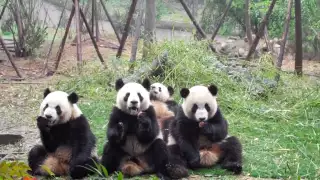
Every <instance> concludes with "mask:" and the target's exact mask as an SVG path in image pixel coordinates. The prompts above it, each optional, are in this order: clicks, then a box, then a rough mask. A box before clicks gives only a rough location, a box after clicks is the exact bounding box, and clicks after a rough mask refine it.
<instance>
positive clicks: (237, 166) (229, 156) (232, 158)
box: [220, 136, 242, 174]
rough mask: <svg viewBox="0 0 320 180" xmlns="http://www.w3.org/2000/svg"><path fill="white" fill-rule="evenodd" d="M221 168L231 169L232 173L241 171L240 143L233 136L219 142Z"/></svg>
mask: <svg viewBox="0 0 320 180" xmlns="http://www.w3.org/2000/svg"><path fill="white" fill-rule="evenodd" d="M220 148H221V152H222V153H223V155H222V157H221V162H220V165H221V167H222V168H224V169H226V170H229V171H232V172H233V173H234V174H241V173H242V145H241V143H240V141H239V139H238V138H236V137H235V136H231V137H228V138H227V139H225V140H223V142H221V144H220Z"/></svg>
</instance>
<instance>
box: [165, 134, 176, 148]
mask: <svg viewBox="0 0 320 180" xmlns="http://www.w3.org/2000/svg"><path fill="white" fill-rule="evenodd" d="M175 144H177V142H176V140H175V139H174V138H173V137H172V135H171V134H169V136H168V143H167V146H171V145H175Z"/></svg>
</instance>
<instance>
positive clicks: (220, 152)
mask: <svg viewBox="0 0 320 180" xmlns="http://www.w3.org/2000/svg"><path fill="white" fill-rule="evenodd" d="M217 92H218V89H217V87H216V86H214V85H210V86H209V87H205V86H194V87H192V88H190V89H187V88H183V89H181V91H180V95H181V96H182V98H183V103H182V105H181V107H180V108H179V110H178V112H177V114H176V119H175V121H171V124H170V127H169V137H168V147H169V149H170V151H171V153H173V154H175V155H176V156H175V157H176V160H177V162H180V163H182V164H183V165H185V166H188V167H190V168H192V169H195V168H201V167H211V166H213V165H215V164H216V163H218V164H220V165H221V167H222V168H224V169H227V170H229V171H232V172H234V173H235V174H240V173H241V172H242V146H241V144H240V142H239V140H238V139H237V138H236V137H234V136H232V137H229V136H228V123H227V121H226V120H225V119H224V118H223V116H222V113H221V111H220V109H219V108H218V104H217V101H216V95H217Z"/></svg>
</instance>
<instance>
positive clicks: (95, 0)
mask: <svg viewBox="0 0 320 180" xmlns="http://www.w3.org/2000/svg"><path fill="white" fill-rule="evenodd" d="M94 4H95V5H94V6H95V10H96V11H95V12H94V17H95V22H96V40H97V42H98V41H99V39H100V31H99V19H100V18H99V15H100V8H99V6H97V0H94Z"/></svg>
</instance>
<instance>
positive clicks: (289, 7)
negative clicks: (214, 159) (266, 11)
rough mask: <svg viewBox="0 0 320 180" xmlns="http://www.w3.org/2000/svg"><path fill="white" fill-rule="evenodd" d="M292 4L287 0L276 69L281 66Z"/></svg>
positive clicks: (290, 0)
mask: <svg viewBox="0 0 320 180" xmlns="http://www.w3.org/2000/svg"><path fill="white" fill-rule="evenodd" d="M292 4H293V2H292V0H288V10H287V11H288V12H287V17H286V20H285V23H284V31H283V34H282V39H281V46H280V53H279V56H278V60H277V68H278V69H281V66H282V61H283V56H284V49H285V47H286V42H287V36H288V33H289V27H290V19H291V9H292Z"/></svg>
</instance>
